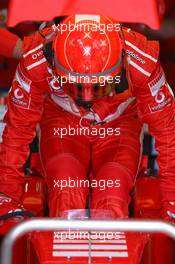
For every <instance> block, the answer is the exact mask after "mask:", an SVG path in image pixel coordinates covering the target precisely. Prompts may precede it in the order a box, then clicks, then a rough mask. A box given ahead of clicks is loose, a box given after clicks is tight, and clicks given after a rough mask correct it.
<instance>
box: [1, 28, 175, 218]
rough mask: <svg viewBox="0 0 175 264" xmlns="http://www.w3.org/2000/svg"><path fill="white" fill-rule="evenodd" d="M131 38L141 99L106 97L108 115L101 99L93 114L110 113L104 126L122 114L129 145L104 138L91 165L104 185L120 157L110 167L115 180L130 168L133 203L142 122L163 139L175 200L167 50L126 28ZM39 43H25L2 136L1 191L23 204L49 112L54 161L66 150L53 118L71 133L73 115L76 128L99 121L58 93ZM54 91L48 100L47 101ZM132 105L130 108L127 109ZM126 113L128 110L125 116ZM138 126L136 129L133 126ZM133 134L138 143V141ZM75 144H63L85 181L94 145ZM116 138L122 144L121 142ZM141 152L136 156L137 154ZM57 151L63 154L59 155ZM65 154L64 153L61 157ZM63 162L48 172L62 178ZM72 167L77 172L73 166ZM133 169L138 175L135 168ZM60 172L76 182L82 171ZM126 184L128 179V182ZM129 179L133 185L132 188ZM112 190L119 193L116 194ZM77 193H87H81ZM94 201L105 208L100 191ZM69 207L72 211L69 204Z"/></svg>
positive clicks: (164, 184) (166, 176) (162, 158)
mask: <svg viewBox="0 0 175 264" xmlns="http://www.w3.org/2000/svg"><path fill="white" fill-rule="evenodd" d="M124 36H125V40H127V41H126V46H125V47H124V48H125V50H128V52H130V54H131V57H130V60H129V62H130V64H129V65H128V66H127V78H128V81H129V86H130V87H131V91H132V97H134V98H135V99H134V98H133V101H132V102H130V101H128V100H132V98H131V96H130V97H128V98H127V97H126V98H122V99H121V98H120V97H118V95H117V94H113V95H112V96H108V97H105V98H103V99H101V102H102V104H101V107H103V105H106V107H105V109H106V110H105V111H103V110H104V108H101V107H100V100H99V101H98V102H97V104H98V107H96V103H95V104H94V107H93V108H94V109H96V111H95V115H94V113H93V115H92V116H93V118H94V117H96V116H97V115H98V116H99V117H100V116H101V112H102V113H103V115H102V116H103V117H102V122H103V121H104V120H109V118H111V116H110V115H109V114H114V113H115V115H119V117H118V118H117V119H116V120H115V122H116V123H115V124H116V125H117V126H121V131H122V132H121V142H120V143H119V144H121V145H119V146H120V147H121V148H120V147H119V148H118V142H115V143H113V142H111V143H110V142H108V141H107V140H106V141H105V139H104V141H103V140H101V141H100V140H99V142H100V143H99V146H98V147H97V148H96V153H95V154H94V155H95V156H93V155H91V156H90V157H91V161H92V163H91V164H92V165H93V167H94V173H95V174H94V175H96V177H97V178H99V179H100V178H103V177H107V175H104V174H103V173H102V171H100V170H101V168H102V167H103V166H104V171H107V167H108V165H106V162H108V161H109V162H111V158H112V159H113V160H112V161H114V163H115V165H114V167H113V166H112V167H111V168H110V175H109V177H113V175H114V172H115V171H121V170H122V168H124V170H123V173H121V177H122V179H121V180H122V182H123V183H124V184H123V186H122V188H121V190H120V191H121V193H122V194H121V196H122V197H128V190H129V189H130V188H131V185H132V183H131V182H133V179H130V180H129V178H128V175H132V176H134V174H132V173H131V171H134V172H135V166H136V163H138V161H136V160H137V155H138V147H137V146H138V144H139V137H138V130H137V129H136V125H135V124H137V123H138V122H139V121H138V118H139V119H140V120H141V122H142V123H148V124H149V129H150V133H151V134H152V135H154V136H155V138H156V147H157V150H158V153H159V158H158V164H159V168H160V182H161V184H160V188H161V194H162V200H163V201H169V200H170V201H172V200H173V201H175V191H174V190H175V162H174V143H175V134H174V130H175V123H174V114H175V104H174V97H173V96H172V94H171V92H170V90H169V88H168V85H167V83H166V81H165V79H164V74H163V72H162V69H161V67H160V65H159V63H158V62H157V58H158V54H159V47H158V44H157V42H154V41H153V42H151V41H147V40H146V38H145V37H143V36H142V35H140V34H138V33H134V32H132V31H130V32H129V31H127V30H125V31H124ZM39 45H41V38H40V37H39V35H38V34H36V35H35V36H34V37H28V38H26V39H25V41H24V58H23V59H22V60H21V62H20V66H19V67H18V70H17V75H16V77H15V79H14V82H13V87H12V89H11V91H10V93H9V102H8V112H7V114H6V116H5V120H4V122H5V123H6V124H7V125H6V127H5V130H4V133H3V136H2V138H3V143H2V144H1V145H0V175H1V178H0V191H1V192H4V193H6V194H8V195H9V196H11V197H13V198H15V199H16V200H20V196H21V194H22V188H23V182H24V180H23V170H22V165H23V164H24V162H25V160H26V158H27V155H28V153H29V148H28V144H29V143H30V142H31V141H32V139H33V137H34V135H35V128H36V124H37V122H40V119H41V117H42V114H43V118H44V121H48V124H47V125H44V121H43V119H42V122H41V129H42V135H41V136H42V138H44V140H45V141H46V143H45V144H46V145H45V147H44V146H43V145H42V149H44V154H43V155H47V157H50V156H54V151H56V146H57V144H58V145H59V141H58V142H57V143H54V142H53V143H52V144H48V142H49V140H51V138H52V137H53V131H50V132H49V126H50V125H53V124H52V122H51V123H49V120H52V118H53V120H55V115H56V113H58V112H59V115H58V119H59V118H60V119H59V127H61V126H62V127H63V128H64V125H65V122H66V124H68V122H69V120H70V115H71V122H73V123H74V122H75V124H76V121H75V119H78V122H80V123H81V125H84V126H85V125H88V124H89V123H90V124H91V125H93V124H94V120H89V121H88V119H87V116H86V115H84V117H83V119H82V117H81V109H80V108H78V107H77V106H76V105H75V104H74V103H73V101H72V100H71V99H70V98H69V97H67V96H66V94H64V92H63V91H62V90H61V89H57V86H56V84H55V82H56V80H55V79H54V77H53V76H52V74H51V73H49V72H48V64H47V62H46V61H45V59H44V57H43V53H42V47H41V46H39ZM38 46H39V48H37V50H36V47H38ZM135 47H137V48H135ZM33 49H34V50H33ZM29 51H30V52H29ZM28 52H29V53H28ZM128 52H127V54H128ZM127 54H126V56H125V57H126V58H128V57H127V56H128V55H127ZM46 93H47V94H48V96H45V95H46ZM59 104H62V106H61V109H60V106H58V105H59ZM127 104H128V107H126V105H127ZM66 107H67V108H66ZM76 107H77V108H76ZM124 107H126V109H125V110H124ZM43 109H44V113H43ZM56 109H57V110H56ZM58 109H59V110H58ZM66 109H67V110H66ZM136 109H137V111H136ZM116 110H117V111H116ZM57 111H58V112H57ZM67 111H70V112H71V113H70V114H68V112H67ZM122 112H123V113H122ZM88 114H90V113H88ZM91 114H92V113H91ZM93 118H92V119H93ZM132 118H134V119H135V123H132V122H131V120H132ZM80 119H81V120H80ZM66 120H67V121H66ZM125 120H127V121H126V122H128V124H127V123H125ZM111 122H114V121H111ZM130 122H131V125H129V124H130ZM133 122H134V121H133ZM122 124H127V125H126V131H127V133H126V134H125V132H123V130H122V126H123V125H122ZM54 125H55V126H57V125H58V123H57V122H55V124H54ZM106 125H107V126H108V125H109V126H111V125H112V123H106V124H104V125H101V127H104V126H106ZM49 133H50V134H49ZM130 135H131V136H132V138H133V140H134V141H133V140H131V141H130ZM122 137H123V138H122ZM72 138H74V137H70V139H69V140H68V141H66V140H64V139H63V141H60V142H64V144H63V147H61V146H60V147H61V153H62V154H64V153H67V152H68V151H69V152H71V153H73V154H74V153H75V154H76V159H78V158H79V157H80V158H81V166H80V165H79V163H78V162H77V161H76V160H75V159H74V158H72V156H69V161H70V163H71V166H72V168H75V171H77V173H78V174H79V173H80V174H81V175H82V177H85V172H84V170H83V166H85V168H86V166H87V164H88V163H89V159H88V158H87V156H88V152H86V151H85V149H89V147H87V145H89V141H88V140H86V139H83V141H80V140H77V141H75V140H73V139H72ZM81 140H82V139H81ZM116 140H118V138H117V137H116ZM83 142H84V143H83ZM103 142H104V143H103ZM134 142H135V143H134ZM81 143H83V148H84V151H83V150H81V151H80V154H81V155H80V154H79V149H80V147H77V144H80V146H81ZM42 144H44V143H42ZM92 144H95V143H92ZM103 144H104V145H103ZM108 144H109V146H108ZM128 144H129V147H128ZM105 145H106V147H105ZM133 146H134V148H135V150H133ZM103 147H104V152H103V151H102V152H101V151H100V149H103ZM72 149H73V150H72ZM120 150H121V153H120ZM82 151H83V154H82ZM88 151H89V150H88ZM115 151H116V154H115V155H116V156H113V157H112V156H111V155H112V153H114V152H115ZM55 153H57V151H56V152H55ZM108 153H109V155H108ZM133 153H135V154H133ZM57 154H59V152H58V153H57ZM92 154H93V153H92ZM55 155H56V154H55ZM58 156H59V155H58ZM58 156H54V157H53V159H52V162H51V161H50V167H49V165H48V168H50V169H52V170H53V173H54V175H55V173H56V171H55V170H54V166H52V164H53V162H54V158H55V159H57V157H58ZM63 156H64V155H62V156H60V157H58V158H59V160H60V162H61V161H63V160H62V159H63ZM43 157H44V156H43ZM118 159H119V161H120V162H119V165H120V166H118V165H117V166H116V161H118ZM130 159H131V161H133V163H132V162H131V164H132V166H133V167H132V166H131V164H130V165H126V163H127V162H130V161H129V160H130ZM125 162H126V163H125ZM43 163H44V164H47V160H46V158H43ZM64 163H65V158H64ZM60 164H61V163H60ZM128 164H129V163H128ZM137 165H138V164H137ZM58 166H59V164H58ZM67 167H69V164H68V163H67ZM128 167H129V169H130V170H131V171H130V170H128ZM97 168H98V169H97ZM58 170H59V174H61V172H64V173H65V174H63V176H64V177H66V173H71V175H73V177H75V176H76V174H75V171H74V170H73V171H72V170H71V167H69V168H66V171H67V172H66V171H64V170H63V165H62V164H61V165H60V166H59V168H58ZM85 171H86V170H85ZM126 171H127V173H126ZM46 172H47V166H46ZM51 176H52V175H51V174H50V173H49V170H48V174H47V177H48V178H50V179H51ZM124 179H126V182H125V180H124ZM128 181H129V182H130V183H128ZM125 185H126V189H125ZM111 192H113V191H112V190H111ZM111 192H109V195H111ZM77 195H79V194H78V193H77ZM93 195H94V196H93V197H96V198H94V199H95V200H96V201H94V204H93V203H92V204H93V206H94V207H98V208H99V207H101V205H99V202H98V197H100V196H99V195H100V194H99V190H96V192H94V194H93ZM106 196H107V194H106ZM83 197H84V196H81V195H80V196H79V198H80V199H79V201H81V203H79V205H80V206H84V204H85V199H84V198H83ZM107 198H108V197H104V199H107ZM77 200H78V199H77ZM128 201H129V200H128V198H126V201H125V203H128ZM69 202H70V201H69ZM104 202H105V201H104ZM121 204H122V203H121ZM121 204H120V206H121ZM61 206H63V207H64V205H61ZM63 207H62V208H63ZM113 208H114V211H115V210H118V209H115V205H113ZM123 208H124V207H123ZM54 210H55V209H53V211H54ZM123 210H124V212H125V211H126V210H125V209H123ZM124 214H125V213H124Z"/></svg>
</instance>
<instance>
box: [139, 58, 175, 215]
mask: <svg viewBox="0 0 175 264" xmlns="http://www.w3.org/2000/svg"><path fill="white" fill-rule="evenodd" d="M137 101H138V112H139V116H140V119H141V120H142V122H143V123H147V124H148V125H149V132H150V134H151V135H153V136H154V137H155V142H156V149H157V151H158V159H157V161H158V166H159V177H160V191H161V197H162V206H163V217H164V219H166V215H165V214H166V213H167V210H169V209H171V210H172V211H174V210H175V100H174V96H173V93H172V91H171V89H170V87H169V85H168V83H167V81H166V79H165V75H164V72H163V70H162V68H161V66H160V64H159V63H157V65H156V69H155V70H154V72H153V73H152V75H151V77H150V78H149V79H148V81H147V82H146V83H145V84H144V85H143V86H142V87H140V88H139V92H138V97H137ZM174 213H175V211H174Z"/></svg>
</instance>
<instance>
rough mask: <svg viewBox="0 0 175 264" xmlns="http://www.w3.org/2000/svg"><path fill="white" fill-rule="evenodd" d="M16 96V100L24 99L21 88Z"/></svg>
mask: <svg viewBox="0 0 175 264" xmlns="http://www.w3.org/2000/svg"><path fill="white" fill-rule="evenodd" d="M14 96H15V98H16V99H22V98H24V94H23V93H22V92H21V90H20V89H19V88H17V89H16V90H15V91H14Z"/></svg>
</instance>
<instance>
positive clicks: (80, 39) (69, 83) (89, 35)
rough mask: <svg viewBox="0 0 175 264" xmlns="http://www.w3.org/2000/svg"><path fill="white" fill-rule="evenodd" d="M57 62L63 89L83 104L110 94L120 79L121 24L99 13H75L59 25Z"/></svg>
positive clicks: (57, 70)
mask: <svg viewBox="0 0 175 264" xmlns="http://www.w3.org/2000/svg"><path fill="white" fill-rule="evenodd" d="M55 30H57V31H58V33H57V36H56V38H55V40H54V42H53V49H54V64H55V71H56V74H57V75H59V77H60V81H61V86H62V88H63V90H64V91H65V92H66V93H67V94H68V95H70V96H71V97H72V98H74V99H75V100H76V101H77V102H78V103H80V105H81V104H82V102H84V103H88V102H93V101H94V100H96V99H99V98H101V97H103V96H106V95H108V94H110V92H111V91H112V89H114V88H115V87H116V85H117V84H118V83H119V81H120V72H121V65H122V64H121V62H122V56H123V54H122V41H121V38H120V33H119V31H120V25H119V24H118V23H115V22H114V21H113V20H112V19H110V18H108V17H105V16H99V15H74V16H70V17H67V18H66V19H65V20H63V21H62V22H61V23H60V24H58V26H55Z"/></svg>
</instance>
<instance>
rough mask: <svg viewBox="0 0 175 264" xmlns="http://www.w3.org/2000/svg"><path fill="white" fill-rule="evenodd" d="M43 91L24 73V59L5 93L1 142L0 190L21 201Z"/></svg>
mask: <svg viewBox="0 0 175 264" xmlns="http://www.w3.org/2000/svg"><path fill="white" fill-rule="evenodd" d="M43 101H44V93H43V91H42V87H38V86H37V85H36V83H34V82H33V81H32V80H31V79H30V77H29V76H28V75H27V71H26V70H25V66H24V63H23V60H21V62H20V64H19V65H18V67H17V71H16V75H15V78H14V80H13V84H12V87H11V90H10V92H9V95H8V110H7V113H6V114H5V117H4V120H3V122H4V124H3V126H4V130H3V132H2V137H1V144H0V193H4V194H6V195H7V196H9V197H11V198H13V199H15V200H18V201H20V198H21V195H22V191H23V183H24V177H23V176H24V175H23V174H24V173H23V165H24V163H25V161H26V159H27V157H28V155H29V144H30V142H31V141H32V139H33V138H34V136H35V131H36V124H37V123H38V122H39V121H40V118H41V115H42V108H43Z"/></svg>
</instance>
